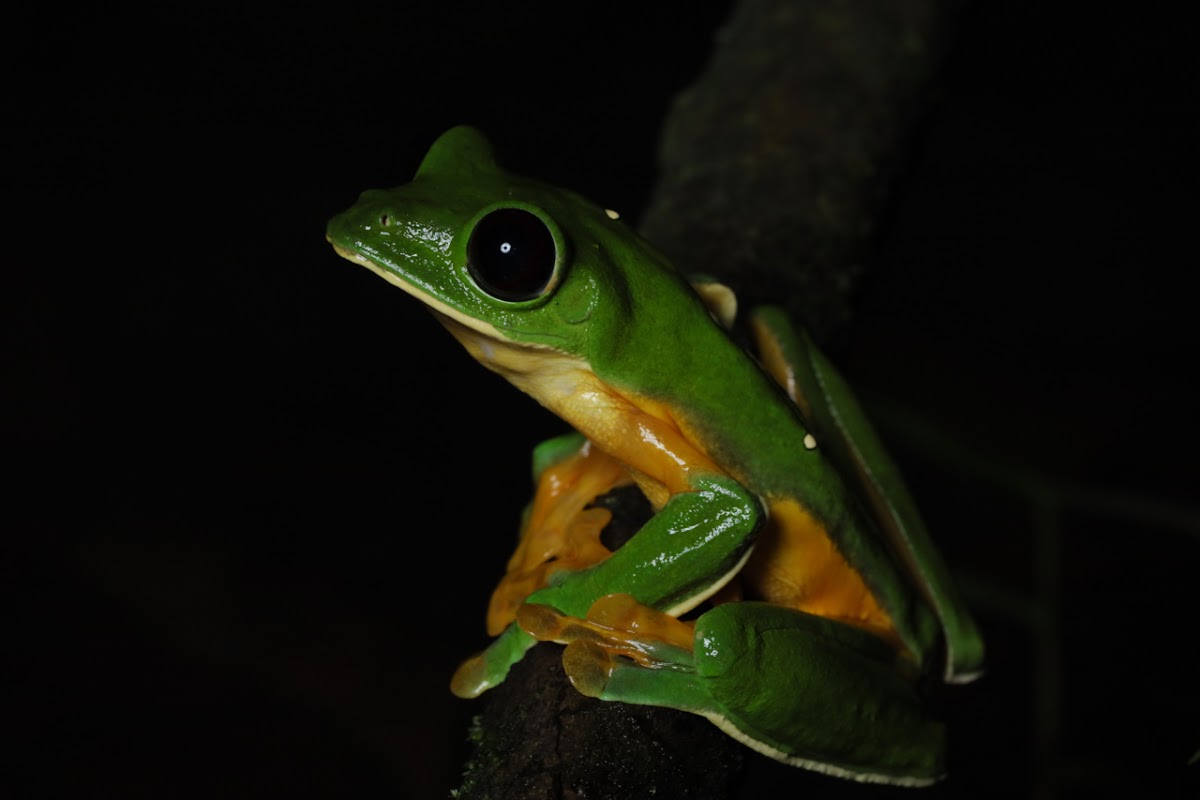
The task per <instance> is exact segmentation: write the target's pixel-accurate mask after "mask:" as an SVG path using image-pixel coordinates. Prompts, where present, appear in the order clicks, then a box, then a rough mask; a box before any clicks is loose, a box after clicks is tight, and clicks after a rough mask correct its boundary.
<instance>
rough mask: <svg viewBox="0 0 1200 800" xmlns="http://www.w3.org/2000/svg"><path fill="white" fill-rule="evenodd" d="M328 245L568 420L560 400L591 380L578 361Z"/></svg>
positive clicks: (363, 258)
mask: <svg viewBox="0 0 1200 800" xmlns="http://www.w3.org/2000/svg"><path fill="white" fill-rule="evenodd" d="M331 244H333V249H334V250H335V251H336V252H337V254H338V255H340V256H341V257H342V258H344V259H346V260H347V261H352V262H354V263H355V264H358V265H360V266H363V267H366V268H367V269H369V270H371V271H372V272H374V273H375V274H376V275H378V276H379V277H381V278H383V279H384V280H386V281H387V282H388V283H390V284H392V285H393V286H398V287H399V288H401V289H403V290H404V291H405V292H407V293H408V294H411V295H412V296H413V297H415V298H417V299H418V300H420V301H421V302H422V303H424V304H425V305H426V307H428V308H429V309H430V310H431V311H432V312H433V315H434V317H435V318H437V320H438V322H440V323H442V325H443V326H444V327H445V328H446V329H447V330H448V331H450V333H451V334H452V335H453V336H454V338H455V339H457V340H458V341H459V343H460V344H462V345H463V347H465V348H466V349H467V352H468V353H470V354H471V355H472V356H473V357H474V358H475V360H476V361H478V362H479V363H480V364H483V365H484V366H485V367H487V368H488V369H490V370H492V371H493V372H497V373H499V374H500V375H502V376H504V377H505V378H506V379H508V380H509V381H510V382H511V383H512V384H513V385H515V386H516V387H517V388H518V389H520V390H521V391H523V392H525V393H526V394H528V395H530V396H531V397H533V398H534V399H535V400H537V401H538V402H540V403H541V404H542V405H544V406H546V407H547V408H550V409H551V410H552V411H554V412H555V413H557V414H558V415H559V416H561V417H563V418H564V419H567V421H568V422H571V421H572V420H571V419H570V416H571V412H572V411H573V410H574V409H572V408H570V407H569V406H570V404H564V403H563V402H561V401H562V399H563V398H568V397H577V396H578V395H579V392H580V390H581V387H582V386H583V385H584V384H586V383H587V382H588V381H589V380H594V379H595V376H594V374H593V373H592V369H591V367H590V366H589V365H588V363H587V362H586V361H584V360H583V359H582V358H579V357H578V356H573V355H570V354H568V353H565V352H563V351H561V350H558V349H557V348H554V347H551V346H550V345H547V344H542V343H540V342H518V341H516V340H514V339H512V338H511V337H509V336H507V335H505V333H504V331H502V330H501V329H500V328H497V327H496V326H495V325H492V324H491V323H489V322H484V321H483V320H480V319H476V318H475V317H472V316H470V315H467V314H464V313H462V312H461V311H459V310H458V309H456V308H453V307H451V306H449V305H447V304H446V303H443V302H442V301H441V300H439V299H437V298H436V297H434V296H433V295H431V294H430V293H429V292H426V291H424V290H423V289H422V288H421V287H420V286H417V285H415V284H413V283H412V282H411V281H408V280H406V279H405V278H404V276H402V275H400V274H399V273H397V272H395V271H393V270H391V269H388V268H387V267H384V266H382V265H380V264H378V263H376V262H375V261H372V260H371V259H370V258H367V257H366V256H364V255H362V254H361V253H356V252H354V251H353V250H350V249H349V248H346V247H341V246H339V245H338V244H337V243H336V242H331Z"/></svg>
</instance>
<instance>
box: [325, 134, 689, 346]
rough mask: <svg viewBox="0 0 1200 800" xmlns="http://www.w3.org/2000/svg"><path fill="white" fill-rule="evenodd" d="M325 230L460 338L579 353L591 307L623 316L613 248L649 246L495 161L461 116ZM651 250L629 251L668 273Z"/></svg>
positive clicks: (587, 206) (571, 197)
mask: <svg viewBox="0 0 1200 800" xmlns="http://www.w3.org/2000/svg"><path fill="white" fill-rule="evenodd" d="M326 236H327V238H328V239H329V241H330V242H331V243H332V244H333V246H334V249H335V250H337V252H338V253H339V254H340V255H342V256H343V257H345V258H347V259H349V260H351V261H353V262H355V263H358V264H362V265H364V266H367V267H369V268H370V269H372V270H374V271H375V272H377V273H378V274H379V275H381V276H382V277H384V278H385V279H387V280H388V281H390V282H391V283H394V284H396V285H397V286H399V287H400V288H402V289H404V290H405V291H406V292H408V293H410V294H412V295H414V296H416V297H417V298H419V299H420V300H421V301H423V302H424V303H425V304H426V305H427V306H429V307H430V308H431V309H432V310H433V311H434V312H435V313H436V315H437V316H438V317H439V319H440V320H441V321H442V322H443V323H444V324H446V326H447V327H448V328H450V330H451V332H453V333H455V335H456V336H458V338H459V339H460V340H464V344H467V343H468V342H467V341H465V339H471V340H472V341H473V342H475V344H476V345H479V344H480V343H481V342H482V343H483V344H484V345H485V347H486V348H490V347H492V346H494V345H495V344H496V343H500V344H503V345H517V346H519V347H520V348H521V349H522V350H525V351H534V350H546V349H552V350H554V351H557V352H560V353H565V354H568V355H572V356H577V357H580V358H585V359H586V358H587V352H586V349H587V346H588V344H587V340H588V338H589V337H588V331H589V329H591V328H592V326H593V325H594V324H595V322H596V317H597V316H604V317H606V318H608V319H610V320H616V319H619V318H621V317H622V316H626V317H627V314H625V313H624V312H623V311H622V310H621V307H622V306H626V307H627V306H628V304H629V303H630V302H631V300H630V292H629V290H628V289H629V287H628V285H627V283H628V280H627V277H626V275H625V271H624V270H623V269H621V268H620V266H619V264H618V262H620V261H622V258H621V256H622V255H627V254H628V251H629V250H630V248H636V249H639V251H640V248H643V247H645V248H647V249H648V250H649V248H648V245H646V244H645V243H644V242H642V241H641V240H640V239H639V238H638V237H637V236H636V235H635V234H633V232H632V231H630V230H629V229H628V228H627V227H626V226H625V225H624V224H623V223H621V222H619V221H617V220H616V214H614V213H613V212H608V211H605V209H603V208H601V207H600V206H597V205H595V204H593V203H591V202H589V201H587V200H585V199H583V198H582V197H580V196H578V195H576V194H574V193H572V192H568V191H565V190H562V189H557V188H554V187H552V186H548V185H546V184H544V183H541V182H538V181H534V180H530V179H528V178H524V177H521V176H519V175H515V174H512V173H510V172H507V171H505V170H503V169H501V168H500V167H499V166H498V165H497V164H496V161H495V159H494V157H493V154H492V149H491V146H490V145H489V143H488V142H487V140H486V139H485V138H484V137H483V135H482V134H480V133H479V132H478V131H477V130H475V129H473V128H470V127H466V126H460V127H457V128H452V129H451V130H449V131H447V132H446V133H445V134H443V135H442V136H441V137H440V138H438V140H437V141H436V142H435V143H434V145H433V146H432V147H431V148H430V150H429V152H428V154H427V155H426V156H425V159H424V161H423V162H422V163H421V166H420V168H419V169H418V170H417V173H416V176H415V177H414V178H413V180H412V181H411V182H410V183H408V184H405V185H403V186H399V187H397V188H395V189H388V190H372V191H367V192H365V193H363V195H362V196H361V197H360V198H359V200H358V202H357V203H356V204H355V205H354V206H353V207H351V208H350V209H348V210H347V211H345V212H343V213H341V214H339V215H338V216H336V217H334V218H333V219H332V220H331V221H330V223H329V227H328V230H327V234H326ZM650 253H651V254H646V253H641V252H639V253H638V254H637V255H638V259H639V262H640V263H645V262H646V261H647V260H650V261H660V262H662V264H663V269H664V270H667V271H672V272H673V270H671V268H670V267H669V266H668V265H667V264H666V262H665V260H663V259H662V258H661V256H658V255H657V253H653V252H652V251H650ZM624 260H625V261H628V259H624ZM602 297H603V302H601V298H602ZM600 308H603V309H605V310H604V311H603V312H600V311H599V309H600ZM624 311H625V312H627V311H628V308H625V310H624ZM464 329H465V330H464ZM468 346H469V347H470V345H468ZM472 352H473V353H475V355H476V356H477V357H478V356H479V353H478V352H476V350H475V349H474V348H472ZM481 360H483V359H481Z"/></svg>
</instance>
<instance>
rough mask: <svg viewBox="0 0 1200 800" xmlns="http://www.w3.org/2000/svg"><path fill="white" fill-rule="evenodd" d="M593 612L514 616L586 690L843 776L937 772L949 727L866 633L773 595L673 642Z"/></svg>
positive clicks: (715, 612)
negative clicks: (553, 649)
mask: <svg viewBox="0 0 1200 800" xmlns="http://www.w3.org/2000/svg"><path fill="white" fill-rule="evenodd" d="M606 600H607V598H606ZM649 611H650V612H653V609H649ZM588 616H589V620H578V619H575V618H572V617H567V616H565V615H562V614H560V613H559V612H556V611H554V609H550V608H548V607H546V606H526V607H525V608H524V609H523V610H522V612H521V614H520V615H519V616H518V621H519V622H520V624H521V625H522V626H523V627H525V628H526V630H528V631H529V632H530V633H531V634H533V635H534V636H535V637H536V638H538V639H553V640H555V641H560V642H564V643H566V644H567V649H566V650H565V651H564V653H563V666H564V668H565V669H566V672H567V674H568V676H569V677H570V678H571V681H572V683H573V684H574V685H575V687H576V688H577V689H578V690H579V691H580V692H582V693H584V694H587V695H590V696H593V697H598V698H600V699H603V700H616V701H620V702H625V703H636V704H641V705H657V706H666V707H670V708H677V709H680V710H682V711H688V712H691V713H694V714H699V715H701V716H704V717H706V718H708V719H709V720H711V721H712V722H713V723H714V724H716V725H717V726H718V727H720V728H721V729H722V730H724V731H725V732H726V733H728V734H729V735H731V736H733V737H734V738H736V739H738V740H739V741H741V742H743V743H744V744H746V745H747V746H749V747H751V748H753V749H755V750H757V751H759V752H760V753H764V754H765V755H768V756H770V757H772V758H775V759H777V760H779V761H782V762H784V763H787V764H791V765H794V766H800V767H805V768H808V769H813V770H816V771H819V772H825V773H829V774H833V775H838V776H841V777H846V778H852V779H855V780H861V781H872V782H881V783H895V784H905V785H916V786H919V785H924V784H928V783H932V782H934V781H936V780H937V779H938V778H940V777H941V775H942V755H943V750H944V730H943V728H942V726H941V725H940V724H938V723H936V722H932V721H930V720H928V719H927V718H926V716H925V713H924V709H923V706H922V703H921V700H920V698H919V697H918V696H917V694H916V692H915V690H914V689H913V687H912V685H911V684H910V683H909V682H908V681H907V680H905V679H904V678H903V677H901V675H900V674H899V673H898V672H897V671H896V668H895V667H894V666H893V663H892V662H893V659H894V654H893V651H892V649H891V648H890V647H888V646H887V645H886V644H884V643H883V642H882V641H881V640H880V639H878V638H877V637H875V636H872V635H871V634H868V633H866V632H864V631H862V630H859V629H856V628H852V627H850V626H847V625H843V624H841V623H838V622H834V621H832V620H828V619H825V618H822V617H817V616H813V615H811V614H805V613H804V612H800V611H796V610H794V609H789V608H783V607H780V606H775V605H770V604H767V603H726V604H724V605H720V606H717V607H716V608H713V609H712V610H710V611H708V612H706V613H705V614H704V615H702V616H701V617H700V618H699V619H698V620H697V621H696V623H695V625H694V629H693V627H692V625H691V624H690V623H684V622H679V621H678V620H673V622H674V623H675V624H676V625H678V626H683V628H679V629H674V630H671V629H668V632H667V635H668V637H669V638H670V639H671V640H670V641H668V640H667V639H666V638H663V636H662V634H660V633H656V634H647V633H644V632H643V630H642V628H643V627H644V626H643V624H642V622H641V620H642V619H643V617H641V616H639V617H638V621H637V622H635V624H633V625H632V626H625V625H624V624H623V623H622V626H623V627H622V626H618V627H609V626H607V625H602V624H599V623H597V622H595V621H593V620H592V619H591V618H592V617H593V616H597V617H599V616H602V614H597V615H593V614H591V613H589V615H588ZM650 624H651V626H653V624H655V623H654V621H653V620H651V623H650ZM631 628H632V629H631ZM683 630H687V631H688V632H689V633H691V634H692V637H693V640H692V645H691V646H688V645H687V643H686V642H681V639H680V637H681V633H682V631H683Z"/></svg>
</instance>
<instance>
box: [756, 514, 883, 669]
mask: <svg viewBox="0 0 1200 800" xmlns="http://www.w3.org/2000/svg"><path fill="white" fill-rule="evenodd" d="M741 577H742V579H743V581H744V586H745V589H746V593H747V595H749V596H750V597H752V598H754V599H761V600H766V601H767V602H769V603H775V604H777V605H781V606H788V607H790V608H795V609H799V610H800V611H805V612H807V613H809V614H816V615H818V616H821V617H826V618H828V619H834V620H837V621H838V622H844V623H847V624H849V625H854V626H857V627H859V628H863V629H865V630H867V631H869V632H871V633H873V634H875V635H876V636H879V637H881V638H883V639H884V640H885V641H887V642H889V643H891V644H892V645H894V646H896V647H900V646H901V642H900V637H899V636H898V635H897V633H896V628H895V625H894V624H893V623H892V620H891V617H889V616H888V614H887V612H886V611H884V610H883V608H882V607H881V606H880V605H879V601H878V600H876V599H875V596H874V595H873V594H871V590H870V589H868V588H867V585H866V583H864V582H863V579H862V576H861V575H859V573H858V571H857V570H855V569H854V568H853V567H852V566H850V563H849V562H848V561H846V558H845V557H844V556H843V555H842V554H841V553H840V552H838V550H837V548H836V547H835V546H834V544H833V541H832V540H831V539H830V538H829V534H828V533H827V532H826V531H825V526H823V525H822V524H821V523H820V522H818V521H817V520H816V519H815V518H814V517H813V516H812V515H811V514H809V513H808V512H807V511H805V510H804V509H803V508H801V507H800V505H799V504H798V503H797V502H796V501H794V500H790V499H785V500H776V501H772V502H771V503H770V518H769V519H768V520H767V523H766V526H765V527H764V529H763V531H762V532H761V533H760V534H759V537H758V543H757V544H756V546H755V548H754V553H753V554H752V555H751V556H750V560H749V561H748V562H747V563H746V567H745V569H743V570H742V573H741Z"/></svg>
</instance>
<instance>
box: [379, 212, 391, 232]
mask: <svg viewBox="0 0 1200 800" xmlns="http://www.w3.org/2000/svg"><path fill="white" fill-rule="evenodd" d="M379 224H380V225H382V226H383V227H385V228H387V227H389V226H390V225H391V224H392V215H391V214H389V213H388V212H386V211H385V212H383V213H382V214H380V215H379Z"/></svg>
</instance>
